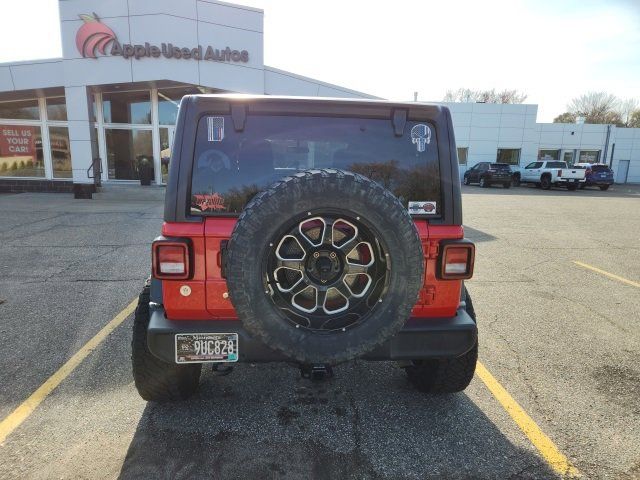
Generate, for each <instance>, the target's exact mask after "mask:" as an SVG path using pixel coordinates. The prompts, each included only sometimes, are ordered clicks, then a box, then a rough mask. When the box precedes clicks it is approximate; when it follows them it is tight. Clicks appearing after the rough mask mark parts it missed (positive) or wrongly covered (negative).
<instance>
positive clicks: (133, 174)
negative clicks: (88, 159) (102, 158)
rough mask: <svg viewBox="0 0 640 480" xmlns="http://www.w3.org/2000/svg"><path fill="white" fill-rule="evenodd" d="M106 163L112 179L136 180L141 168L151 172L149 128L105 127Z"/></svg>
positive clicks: (151, 153) (151, 158) (151, 159)
mask: <svg viewBox="0 0 640 480" xmlns="http://www.w3.org/2000/svg"><path fill="white" fill-rule="evenodd" d="M105 137H106V142H107V165H108V168H109V178H110V179H112V180H138V179H139V178H140V176H139V173H140V171H141V170H145V169H149V168H150V169H151V171H152V172H153V147H152V141H151V137H152V135H151V130H141V129H131V130H129V129H116V128H105Z"/></svg>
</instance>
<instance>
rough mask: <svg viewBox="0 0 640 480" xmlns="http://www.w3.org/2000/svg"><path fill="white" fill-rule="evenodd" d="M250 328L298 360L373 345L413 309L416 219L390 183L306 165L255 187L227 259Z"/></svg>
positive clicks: (351, 354) (349, 353) (417, 284)
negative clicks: (262, 188) (260, 187)
mask: <svg viewBox="0 0 640 480" xmlns="http://www.w3.org/2000/svg"><path fill="white" fill-rule="evenodd" d="M226 272H227V275H226V276H227V284H228V289H229V295H230V298H231V301H232V303H233V306H234V307H235V309H236V311H237V314H238V317H239V319H240V321H241V322H242V324H243V326H244V328H245V329H246V330H247V331H248V332H249V333H250V334H252V335H254V336H256V337H258V338H259V339H260V340H262V341H263V342H264V343H265V344H266V345H267V346H269V347H271V348H272V349H274V350H277V351H280V352H282V353H283V354H285V355H286V356H288V357H289V358H291V359H293V360H295V361H298V362H301V363H327V364H336V363H340V362H344V361H346V360H350V359H352V358H356V357H359V356H361V355H363V354H365V353H366V352H368V351H371V350H373V349H374V348H376V347H377V346H379V345H380V344H382V343H383V342H385V341H386V340H388V339H389V338H390V337H392V336H393V335H394V334H396V333H397V332H398V331H399V330H400V329H401V328H402V326H403V325H404V323H405V322H406V320H407V319H408V318H409V315H410V313H411V309H412V307H413V306H414V304H415V303H416V299H417V297H418V292H419V290H420V288H421V286H422V281H423V277H424V256H423V252H422V244H421V243H420V238H419V236H418V232H417V230H416V226H415V224H414V222H413V220H412V218H411V216H410V215H409V213H408V211H407V209H406V208H404V207H403V206H402V204H401V203H400V201H399V200H398V199H397V198H396V197H395V196H394V195H393V194H392V193H391V192H389V191H388V190H386V189H385V188H383V187H382V186H381V185H379V184H377V183H376V182H374V181H372V180H369V179H368V178H366V177H363V176H362V175H358V174H356V173H351V172H345V171H342V170H336V169H325V170H307V171H304V172H300V173H298V174H296V175H293V176H291V177H286V178H284V179H282V180H280V181H278V182H277V183H275V184H274V185H272V186H271V187H270V188H268V189H267V190H265V191H263V192H261V193H259V194H257V195H256V196H255V197H254V198H253V199H252V200H251V201H250V202H249V204H248V205H247V206H246V207H245V209H244V211H243V212H242V214H241V215H240V217H239V218H238V222H237V223H236V225H235V228H234V230H233V233H232V235H231V240H230V242H229V247H228V256H227V263H226Z"/></svg>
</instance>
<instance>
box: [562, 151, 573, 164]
mask: <svg viewBox="0 0 640 480" xmlns="http://www.w3.org/2000/svg"><path fill="white" fill-rule="evenodd" d="M562 159H563V160H564V161H565V163H566V164H567V166H569V167H572V166H573V152H564V156H563V157H562Z"/></svg>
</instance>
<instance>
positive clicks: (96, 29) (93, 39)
mask: <svg viewBox="0 0 640 480" xmlns="http://www.w3.org/2000/svg"><path fill="white" fill-rule="evenodd" d="M78 16H79V17H80V18H81V19H82V20H83V21H84V24H83V25H82V26H81V27H80V28H79V29H78V32H77V33H76V47H78V51H79V52H80V53H81V54H82V56H83V57H85V58H86V57H90V58H96V53H95V50H96V48H97V49H98V51H99V52H100V53H102V54H103V55H104V53H105V52H104V49H105V47H106V46H107V44H108V43H109V42H110V41H111V40H115V38H116V34H115V33H113V30H111V29H110V28H109V27H107V26H106V25H105V24H104V23H102V22H101V21H100V19H99V18H98V15H96V14H95V13H94V14H93V15H87V14H80V15H78Z"/></svg>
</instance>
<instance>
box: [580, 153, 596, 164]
mask: <svg viewBox="0 0 640 480" xmlns="http://www.w3.org/2000/svg"><path fill="white" fill-rule="evenodd" d="M579 158H580V163H598V161H599V160H600V150H580V157H579Z"/></svg>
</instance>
